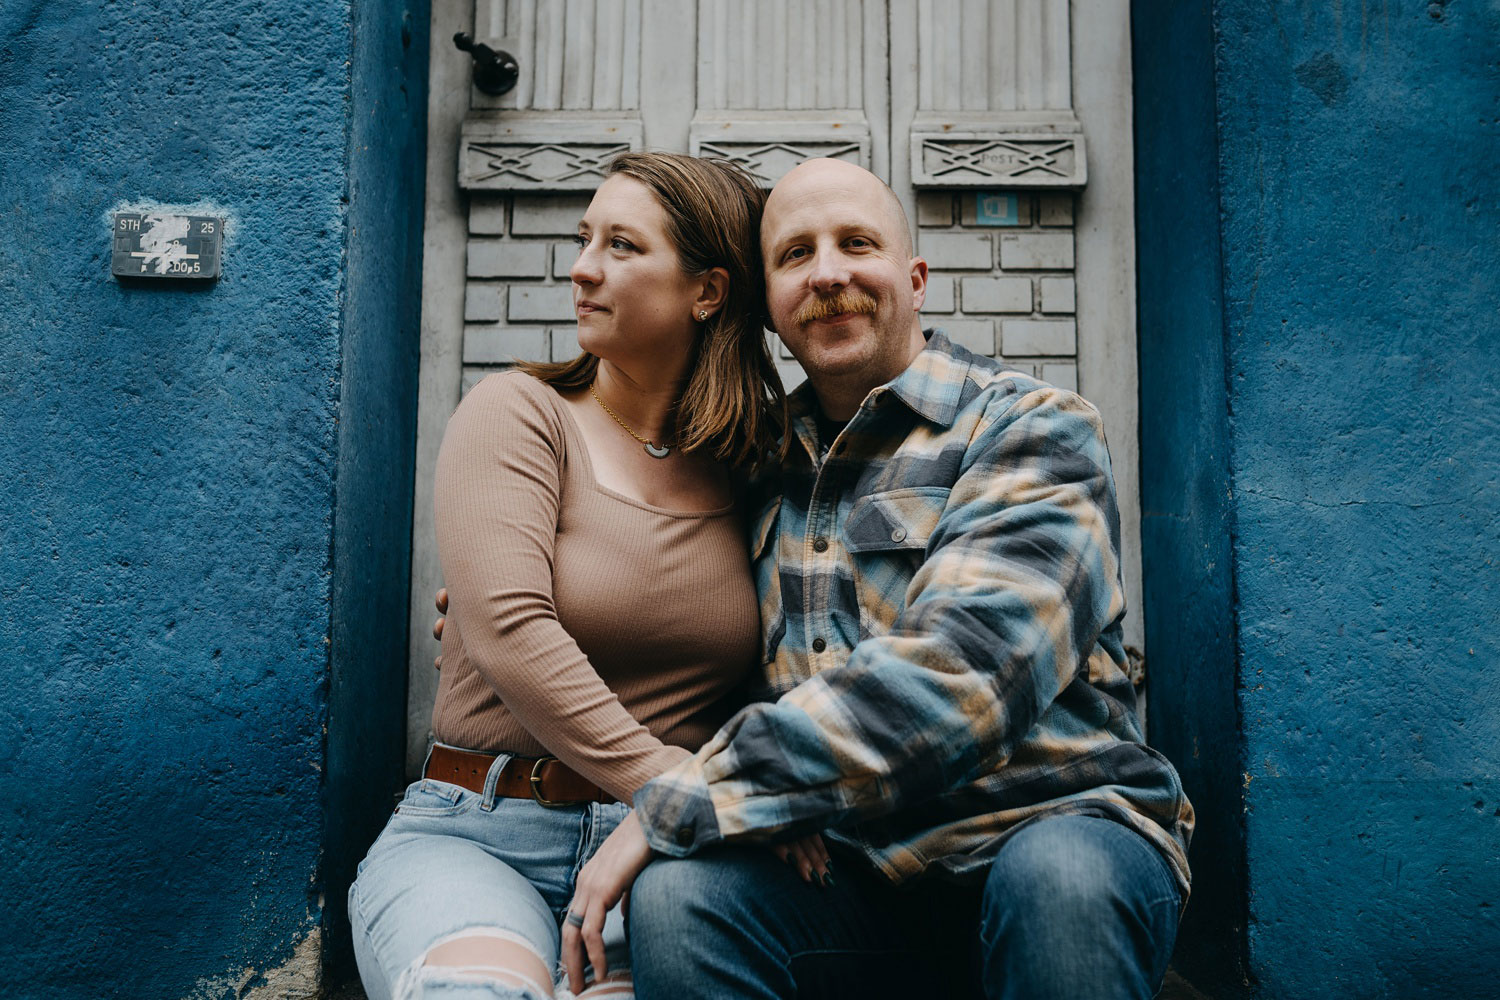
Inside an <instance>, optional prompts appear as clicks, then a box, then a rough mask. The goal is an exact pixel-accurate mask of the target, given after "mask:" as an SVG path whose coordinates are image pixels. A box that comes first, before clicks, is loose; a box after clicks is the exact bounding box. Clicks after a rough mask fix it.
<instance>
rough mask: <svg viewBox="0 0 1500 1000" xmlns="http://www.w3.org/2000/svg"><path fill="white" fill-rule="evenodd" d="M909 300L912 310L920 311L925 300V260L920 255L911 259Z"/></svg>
mask: <svg viewBox="0 0 1500 1000" xmlns="http://www.w3.org/2000/svg"><path fill="white" fill-rule="evenodd" d="M911 301H912V312H921V311H922V303H924V302H926V301H927V262H926V261H925V260H923V259H922V258H921V257H913V258H912V259H911Z"/></svg>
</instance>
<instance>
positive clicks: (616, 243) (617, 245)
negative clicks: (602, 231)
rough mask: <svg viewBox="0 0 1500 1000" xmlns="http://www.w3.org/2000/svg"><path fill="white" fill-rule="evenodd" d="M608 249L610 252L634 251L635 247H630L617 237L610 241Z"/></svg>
mask: <svg viewBox="0 0 1500 1000" xmlns="http://www.w3.org/2000/svg"><path fill="white" fill-rule="evenodd" d="M609 248H610V249H611V250H634V249H635V247H633V246H631V245H630V243H629V242H628V241H626V240H622V239H620V237H618V236H616V237H615V238H614V239H612V240H610V241H609Z"/></svg>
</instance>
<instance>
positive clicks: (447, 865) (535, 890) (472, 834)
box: [349, 756, 630, 1000]
mask: <svg viewBox="0 0 1500 1000" xmlns="http://www.w3.org/2000/svg"><path fill="white" fill-rule="evenodd" d="M505 760H506V758H505V757H504V756H502V757H500V758H498V759H497V760H496V762H495V764H494V765H493V766H492V767H491V768H490V772H489V775H488V776H487V779H486V782H485V791H484V793H483V794H479V793H476V792H471V791H469V790H467V789H464V788H460V787H459V786H457V785H450V784H448V783H446V782H442V781H432V780H429V779H425V778H424V779H422V780H421V781H417V782H415V783H414V784H412V785H411V786H410V787H409V788H407V790H406V797H405V798H404V799H402V801H401V804H400V805H399V806H397V807H396V812H395V814H394V815H392V816H391V819H390V822H389V823H387V824H386V827H385V830H384V831H382V833H381V834H380V837H379V839H377V840H376V841H375V845H374V846H373V847H371V848H370V853H369V855H368V856H366V858H365V859H364V860H363V861H361V862H360V864H359V873H358V876H357V877H356V878H355V881H354V885H352V886H351V887H350V888H349V920H350V922H351V924H352V925H353V930H354V955H355V958H356V960H357V961H358V963H359V975H360V979H361V980H362V981H363V982H364V987H365V991H366V992H367V993H368V994H369V997H370V1000H408V998H415V997H432V998H436V997H443V998H458V997H464V998H478V997H484V998H507V1000H509V998H524V1000H545V998H546V997H548V996H549V993H548V992H547V990H546V986H547V985H550V984H535V985H534V986H533V987H532V988H522V987H519V986H515V985H512V984H509V983H504V982H499V981H497V980H495V979H494V978H493V977H486V976H483V975H481V974H475V973H472V972H471V973H463V972H461V971H457V970H452V969H446V968H443V967H440V966H425V965H424V964H423V960H424V957H425V956H426V954H427V952H428V951H429V950H431V949H432V948H434V947H436V946H438V945H440V944H442V943H444V942H445V941H449V940H452V939H455V938H458V937H462V936H464V935H465V933H473V932H475V931H478V932H482V933H484V934H486V935H489V936H493V937H499V938H503V939H506V940H510V941H514V942H517V943H521V944H525V945H527V946H529V947H530V948H531V949H532V950H533V951H535V952H536V953H537V954H538V955H540V956H542V960H543V961H544V962H545V963H547V964H548V965H549V966H551V967H553V969H554V982H560V980H559V979H558V977H557V976H556V965H557V955H558V948H559V944H560V933H559V927H560V925H561V920H562V917H563V915H564V913H565V910H566V907H567V905H568V902H569V900H571V899H572V897H573V884H574V880H575V879H576V878H577V876H578V870H579V869H580V868H582V867H583V864H584V862H585V861H587V860H588V859H589V858H590V857H591V856H592V855H593V853H594V852H595V851H596V850H597V849H598V847H599V845H600V844H601V843H603V841H604V838H605V837H608V836H609V834H610V833H611V831H613V830H614V828H615V827H616V826H618V825H619V824H620V822H621V821H622V820H623V819H624V818H625V817H626V815H627V814H628V812H629V807H628V806H626V805H624V804H623V803H612V804H610V805H600V804H599V803H597V802H590V803H585V804H583V805H577V806H566V807H563V808H557V809H550V808H547V807H545V806H542V805H540V804H539V803H537V802H534V801H531V800H530V799H509V798H497V797H496V796H495V794H494V788H495V781H496V777H497V775H498V773H499V769H500V766H501V765H502V764H503V763H504V761H505ZM624 930H625V928H624V922H623V920H622V918H621V916H620V914H619V912H618V911H616V912H612V913H610V914H609V916H608V918H607V919H606V921H605V927H604V938H605V944H606V957H607V959H608V961H609V967H610V969H611V971H613V970H615V969H624V968H626V967H627V966H628V965H629V964H630V963H629V950H628V948H627V947H626V945H625V933H624ZM559 993H560V994H561V991H559Z"/></svg>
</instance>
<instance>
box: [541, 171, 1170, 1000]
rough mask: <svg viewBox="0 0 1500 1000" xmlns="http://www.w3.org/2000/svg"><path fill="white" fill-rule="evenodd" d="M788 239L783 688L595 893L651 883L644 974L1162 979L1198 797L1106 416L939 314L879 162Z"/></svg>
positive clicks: (771, 570) (698, 983)
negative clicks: (1129, 616) (1146, 616)
mask: <svg viewBox="0 0 1500 1000" xmlns="http://www.w3.org/2000/svg"><path fill="white" fill-rule="evenodd" d="M761 245H762V250H763V252H764V257H765V272H766V282H767V298H768V305H769V311H770V315H771V318H772V321H773V323H774V325H775V328H776V331H777V333H778V334H779V335H780V336H781V339H782V340H783V341H784V342H785V343H786V345H787V347H788V348H790V350H791V352H792V354H793V356H794V357H796V358H797V360H798V361H799V362H800V363H801V364H802V367H803V368H804V369H805V370H806V372H807V375H808V381H807V383H806V384H805V385H804V386H802V387H801V388H799V389H798V390H797V392H795V393H793V394H792V413H793V424H792V433H793V435H794V437H795V440H794V441H793V442H792V452H791V456H790V458H789V459H788V460H787V462H786V463H785V465H784V467H783V468H782V469H781V470H780V471H779V474H777V475H774V476H772V477H769V478H768V479H767V481H766V482H764V483H761V484H760V485H759V492H758V495H757V497H756V498H755V509H756V510H757V511H758V514H757V516H756V518H755V521H754V525H753V530H752V543H753V557H754V562H755V572H756V583H757V587H758V588H759V592H760V596H761V612H762V626H763V642H764V649H763V659H764V664H765V666H764V676H763V678H762V686H761V689H760V691H759V692H758V695H759V699H758V700H757V701H756V702H755V703H753V704H751V705H750V706H749V707H747V708H745V709H744V710H742V711H741V712H740V713H739V714H738V715H736V716H735V717H734V719H732V720H731V721H730V722H729V723H728V724H727V725H726V726H725V727H724V728H723V729H722V730H721V731H720V732H719V733H718V734H717V735H716V736H715V737H714V738H713V739H712V740H710V741H709V743H708V744H707V745H706V746H705V747H703V749H702V750H701V751H700V752H699V753H698V754H697V755H696V756H694V757H693V758H692V759H691V760H689V761H687V762H686V763H684V764H683V765H681V766H679V767H677V768H675V769H673V770H671V771H668V772H667V773H666V774H663V775H662V776H661V777H659V778H657V779H656V780H654V781H652V782H651V783H649V784H648V785H646V786H645V787H644V788H643V789H642V790H641V791H640V793H639V794H638V795H637V796H636V799H635V813H634V814H633V816H632V818H631V820H630V821H628V822H627V823H626V824H625V825H624V826H622V827H621V828H620V830H619V831H617V832H616V834H615V835H614V836H612V837H611V838H610V841H609V842H607V843H606V844H605V845H604V848H603V849H601V851H600V852H599V854H598V855H596V857H595V858H594V859H593V860H592V861H591V862H590V863H589V864H588V865H587V866H586V867H585V868H584V870H583V872H582V873H581V874H580V876H579V880H578V889H577V893H576V895H575V897H574V902H573V906H572V907H571V909H572V910H573V911H574V912H577V913H580V914H583V913H593V912H594V911H595V910H599V912H602V909H600V908H602V907H607V906H609V905H611V904H612V903H613V902H614V900H616V899H618V898H619V897H620V895H621V894H622V893H623V892H624V891H625V890H626V889H627V887H630V886H631V884H632V880H634V886H633V889H631V890H630V891H631V906H630V936H631V950H632V955H633V963H632V964H633V966H634V971H635V976H636V990H637V995H638V996H640V997H642V998H644V1000H654V998H669V997H670V998H674V1000H682V998H688V997H705V998H707V997H755V998H761V997H764V998H770V997H791V996H798V997H811V996H818V997H822V996H828V997H832V996H850V997H868V996H902V997H907V996H914V995H920V996H943V997H948V996H954V997H957V996H980V995H983V996H989V997H1007V998H1009V997H1026V998H1030V1000H1037V998H1046V997H1066V998H1069V1000H1081V998H1094V997H1099V998H1104V997H1134V998H1146V997H1150V996H1152V995H1153V994H1154V993H1155V991H1156V989H1157V987H1158V985H1159V984H1160V981H1161V977H1162V975H1163V973H1164V972H1165V970H1166V964H1167V959H1168V957H1169V956H1170V954H1171V949H1172V942H1173V940H1174V937H1175V935H1176V928H1177V919H1178V915H1179V913H1180V908H1181V906H1182V904H1183V903H1184V902H1185V901H1186V899H1187V893H1188V885H1189V876H1188V867H1187V845H1188V838H1189V836H1190V834H1191V830H1192V822H1193V813H1192V807H1191V806H1190V805H1189V804H1188V802H1187V799H1186V798H1185V797H1184V795H1183V792H1182V786H1181V783H1180V782H1179V780H1178V777H1177V774H1176V772H1175V771H1174V770H1173V768H1172V766H1171V765H1170V764H1169V763H1168V762H1167V761H1166V760H1165V759H1164V758H1162V757H1161V756H1160V755H1159V754H1157V753H1156V752H1155V751H1153V750H1151V749H1149V748H1147V747H1146V745H1145V743H1144V739H1143V737H1142V732H1141V727H1140V724H1139V722H1138V720H1137V718H1136V713H1135V698H1134V692H1133V690H1132V688H1131V684H1130V681H1129V679H1128V677H1127V671H1126V657H1125V649H1124V643H1123V635H1122V631H1121V620H1122V618H1123V616H1124V613H1125V602H1124V591H1123V587H1122V585H1121V580H1120V567H1119V516H1118V511H1117V507H1116V502H1115V492H1114V484H1113V480H1112V478H1111V474H1110V466H1109V454H1108V451H1107V449H1106V446H1105V442H1104V433H1103V428H1102V426H1101V423H1100V419H1099V415H1098V413H1097V412H1096V411H1095V410H1094V408H1093V407H1092V406H1090V405H1089V404H1088V403H1087V402H1085V401H1084V400H1082V399H1081V398H1079V397H1078V396H1077V395H1075V394H1073V393H1070V392H1065V391H1063V390H1060V389H1056V388H1054V387H1052V386H1049V385H1046V384H1044V383H1041V382H1039V381H1037V380H1036V379H1033V378H1032V377H1030V376H1028V375H1023V374H1018V373H1016V372H1009V371H1005V370H1004V369H1003V367H1002V366H1001V365H1000V364H998V363H997V362H995V361H994V360H993V359H991V358H987V357H980V356H976V355H973V354H970V353H969V352H967V351H965V350H963V349H962V348H959V347H957V346H955V345H953V344H952V343H950V342H949V341H948V340H947V339H946V338H944V337H943V336H942V334H941V332H938V331H930V332H924V331H923V329H922V326H921V323H920V321H919V318H918V311H919V310H920V309H921V307H922V301H923V296H924V293H925V291H926V286H927V264H926V262H925V261H923V260H922V259H921V258H920V257H917V256H915V255H914V253H913V247H912V241H911V233H910V229H909V228H908V225H907V221H906V217H905V213H904V212H903V211H902V208H901V205H900V202H899V201H898V200H897V198H896V197H895V195H894V194H893V193H892V192H891V190H890V189H889V188H888V187H887V186H886V185H885V184H883V183H882V182H881V181H880V180H879V179H878V178H877V177H875V176H874V175H873V174H871V173H869V172H868V171H865V170H863V169H861V168H859V167H856V166H853V165H851V164H848V163H844V162H841V161H837V160H812V161H809V162H807V163H804V164H802V165H801V166H798V167H797V168H796V169H794V170H792V171H791V172H790V173H788V174H787V175H786V177H785V178H783V179H782V180H781V182H780V183H778V184H777V185H776V187H775V189H774V190H773V191H772V193H771V196H770V199H769V201H768V202H767V205H766V211H765V217H764V220H763V223H762V229H761ZM817 833H821V835H822V836H821V839H819V838H816V837H810V835H812V834H817ZM798 838H802V839H800V840H799V839H798ZM777 842H781V843H783V844H786V843H791V844H792V845H793V848H791V849H789V848H786V847H783V848H781V849H779V850H778V851H776V852H774V853H773V852H771V851H767V850H766V849H765V848H764V847H763V846H759V845H761V844H764V843H773V844H774V843H777ZM825 844H826V848H825V846H824V845H825ZM778 858H784V859H786V860H787V861H789V862H790V864H785V863H783V862H782V861H781V860H778ZM652 859H654V860H652ZM647 862H651V863H650V864H649V866H648V864H647ZM642 869H644V871H642ZM637 873H639V878H636V876H637ZM565 934H566V935H568V938H567V940H566V941H565V952H571V954H572V955H573V958H572V959H571V961H573V962H574V963H577V962H578V961H579V960H580V958H581V956H582V954H583V951H584V949H585V948H587V950H588V951H589V952H590V953H592V952H593V950H594V949H593V947H592V945H593V942H591V941H588V940H584V938H583V935H581V934H580V932H579V931H577V930H576V929H570V928H565Z"/></svg>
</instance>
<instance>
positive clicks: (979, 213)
mask: <svg viewBox="0 0 1500 1000" xmlns="http://www.w3.org/2000/svg"><path fill="white" fill-rule="evenodd" d="M974 221H975V223H976V224H978V225H981V226H1019V225H1020V224H1021V219H1020V212H1019V199H1018V198H1017V197H1016V196H1015V195H1013V194H1001V193H1000V192H998V191H976V192H974Z"/></svg>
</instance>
